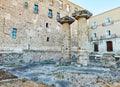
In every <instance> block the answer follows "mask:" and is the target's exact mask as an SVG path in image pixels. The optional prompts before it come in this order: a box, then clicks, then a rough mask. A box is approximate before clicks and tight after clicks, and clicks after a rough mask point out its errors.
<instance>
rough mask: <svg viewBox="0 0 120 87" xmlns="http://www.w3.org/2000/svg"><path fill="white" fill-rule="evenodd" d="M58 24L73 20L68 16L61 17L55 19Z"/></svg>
mask: <svg viewBox="0 0 120 87" xmlns="http://www.w3.org/2000/svg"><path fill="white" fill-rule="evenodd" d="M57 21H58V22H59V23H60V24H64V23H68V24H72V23H73V22H74V21H75V20H74V19H73V18H71V17H69V16H65V17H62V18H60V19H58V20H57Z"/></svg>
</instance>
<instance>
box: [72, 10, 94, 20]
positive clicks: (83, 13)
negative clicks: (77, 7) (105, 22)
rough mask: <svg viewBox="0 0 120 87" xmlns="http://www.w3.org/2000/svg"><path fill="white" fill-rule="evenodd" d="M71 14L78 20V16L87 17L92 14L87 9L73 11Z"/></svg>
mask: <svg viewBox="0 0 120 87" xmlns="http://www.w3.org/2000/svg"><path fill="white" fill-rule="evenodd" d="M72 16H73V17H74V18H75V19H76V20H78V19H79V18H83V17H84V18H86V19H89V18H90V17H91V16H92V13H91V12H89V11H88V10H81V11H76V12H75V13H73V14H72Z"/></svg>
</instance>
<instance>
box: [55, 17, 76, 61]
mask: <svg viewBox="0 0 120 87" xmlns="http://www.w3.org/2000/svg"><path fill="white" fill-rule="evenodd" d="M57 21H58V22H59V23H60V24H62V25H63V28H62V48H61V50H62V61H64V62H67V61H69V60H70V59H71V29H70V24H72V23H73V22H74V19H72V18H71V17H69V16H65V17H62V18H60V19H58V20H57Z"/></svg>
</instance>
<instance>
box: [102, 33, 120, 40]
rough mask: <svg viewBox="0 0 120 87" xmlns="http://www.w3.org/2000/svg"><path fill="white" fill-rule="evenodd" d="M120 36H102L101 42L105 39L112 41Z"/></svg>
mask: <svg viewBox="0 0 120 87" xmlns="http://www.w3.org/2000/svg"><path fill="white" fill-rule="evenodd" d="M117 37H118V36H117V35H116V34H111V35H110V36H106V35H103V36H100V40H103V39H112V38H117Z"/></svg>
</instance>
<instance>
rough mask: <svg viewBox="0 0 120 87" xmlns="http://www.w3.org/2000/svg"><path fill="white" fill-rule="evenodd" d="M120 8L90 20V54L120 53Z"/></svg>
mask: <svg viewBox="0 0 120 87" xmlns="http://www.w3.org/2000/svg"><path fill="white" fill-rule="evenodd" d="M119 13H120V7H118V8H115V9H112V10H110V11H106V12H104V13H101V14H99V15H96V16H93V17H91V18H90V20H89V41H90V52H91V53H96V54H104V53H113V54H118V53H119V52H120V29H119V28H120V15H119Z"/></svg>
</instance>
